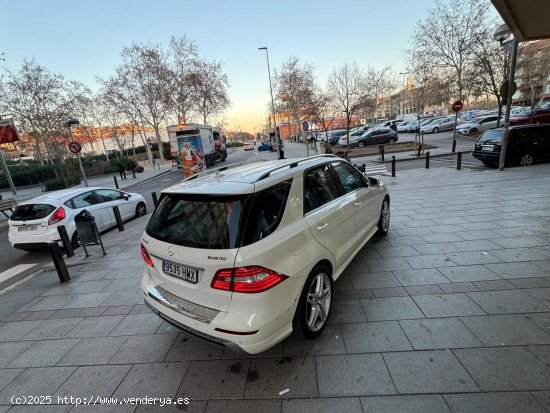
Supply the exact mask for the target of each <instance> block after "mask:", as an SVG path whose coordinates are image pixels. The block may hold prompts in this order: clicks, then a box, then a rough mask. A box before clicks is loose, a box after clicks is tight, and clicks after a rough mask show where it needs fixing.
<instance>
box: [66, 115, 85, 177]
mask: <svg viewBox="0 0 550 413" xmlns="http://www.w3.org/2000/svg"><path fill="white" fill-rule="evenodd" d="M74 125H80V122H79V121H78V120H76V119H71V120H69V121H68V122H67V128H68V129H69V135H70V137H71V142H72V141H73V140H74V139H73V131H72V129H71V126H74ZM76 159H77V160H78V166H79V167H80V172H81V173H82V178H84V186H86V187H87V186H88V180H87V179H86V173H84V167H83V166H82V162H81V161H80V152H77V153H76Z"/></svg>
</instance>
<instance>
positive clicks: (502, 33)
mask: <svg viewBox="0 0 550 413" xmlns="http://www.w3.org/2000/svg"><path fill="white" fill-rule="evenodd" d="M511 34H512V32H511V31H510V29H509V28H508V26H506V25H505V24H502V25H500V26H499V27H498V28H497V29H496V31H495V33H494V34H493V38H494V39H495V40H496V41H497V42H499V43H500V44H501V45H502V46H506V45H507V44H508V43H509V42H511V50H510V68H509V71H508V87H507V91H506V112H505V115H504V134H503V136H502V143H501V145H500V160H499V163H498V169H499V170H501V171H502V170H504V163H505V161H506V147H507V136H508V130H509V128H510V110H511V109H512V96H513V95H514V87H513V85H514V72H515V71H516V57H517V54H518V42H517V40H516V39H515V38H512V40H510V41H508V42H504V41H505V40H506V39H507V38H508V37H510V35H511Z"/></svg>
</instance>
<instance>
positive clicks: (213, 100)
mask: <svg viewBox="0 0 550 413" xmlns="http://www.w3.org/2000/svg"><path fill="white" fill-rule="evenodd" d="M194 68H195V71H194V73H192V74H191V75H190V77H189V78H190V82H191V85H192V86H191V89H192V93H193V97H194V99H195V100H196V110H197V112H198V113H199V114H200V116H201V117H202V121H203V123H204V124H206V123H207V122H208V118H209V117H210V116H215V115H219V114H220V113H222V112H224V111H225V110H226V109H227V108H228V106H229V103H230V102H229V95H228V93H227V89H228V87H229V80H228V79H227V75H226V74H225V73H223V70H222V63H221V62H215V61H209V60H207V59H206V58H201V59H200V60H198V61H197V62H196V64H195V66H194Z"/></svg>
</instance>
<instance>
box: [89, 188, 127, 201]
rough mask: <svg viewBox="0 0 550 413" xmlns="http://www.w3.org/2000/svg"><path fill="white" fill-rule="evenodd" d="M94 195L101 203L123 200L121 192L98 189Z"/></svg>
mask: <svg viewBox="0 0 550 413" xmlns="http://www.w3.org/2000/svg"><path fill="white" fill-rule="evenodd" d="M95 193H96V194H97V195H98V196H99V198H100V199H101V202H110V201H116V200H117V199H123V198H124V195H123V194H122V192H119V191H115V190H114V189H98V190H97V191H95Z"/></svg>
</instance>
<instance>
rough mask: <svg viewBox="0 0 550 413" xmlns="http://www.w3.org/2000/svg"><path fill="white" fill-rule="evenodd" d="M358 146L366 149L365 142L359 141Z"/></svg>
mask: <svg viewBox="0 0 550 413" xmlns="http://www.w3.org/2000/svg"><path fill="white" fill-rule="evenodd" d="M357 146H358V147H359V148H364V147H365V142H363V141H359V142H357Z"/></svg>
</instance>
